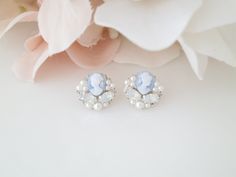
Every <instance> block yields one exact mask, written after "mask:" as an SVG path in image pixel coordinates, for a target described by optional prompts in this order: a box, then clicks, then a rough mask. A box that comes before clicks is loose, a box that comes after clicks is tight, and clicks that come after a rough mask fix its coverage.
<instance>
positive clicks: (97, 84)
mask: <svg viewBox="0 0 236 177" xmlns="http://www.w3.org/2000/svg"><path fill="white" fill-rule="evenodd" d="M106 85H107V84H106V77H105V76H104V75H103V74H100V73H93V74H91V75H90V76H89V78H88V90H89V92H90V93H92V94H93V95H94V96H99V95H101V94H102V93H103V92H104V91H105V90H106Z"/></svg>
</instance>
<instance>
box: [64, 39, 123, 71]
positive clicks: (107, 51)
mask: <svg viewBox="0 0 236 177" xmlns="http://www.w3.org/2000/svg"><path fill="white" fill-rule="evenodd" d="M120 42H121V41H120V38H117V39H110V38H109V36H108V35H106V36H104V39H103V40H100V41H99V42H98V43H97V45H95V46H93V47H91V48H87V47H83V46H81V45H80V44H79V43H78V42H75V43H74V44H72V46H71V47H70V48H69V49H67V50H66V52H67V54H68V55H69V57H70V58H71V60H72V61H73V62H74V63H75V64H77V65H78V66H80V67H83V68H93V67H97V66H103V65H106V64H108V63H110V62H111V61H112V59H113V58H114V56H115V54H116V53H117V51H118V49H119V47H120Z"/></svg>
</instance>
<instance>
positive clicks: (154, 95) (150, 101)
mask: <svg viewBox="0 0 236 177" xmlns="http://www.w3.org/2000/svg"><path fill="white" fill-rule="evenodd" d="M163 90H164V88H163V87H162V86H160V84H159V82H158V81H157V79H156V77H155V76H153V75H152V74H151V73H150V72H147V71H144V72H140V73H137V74H135V75H132V76H130V77H129V78H128V79H127V80H126V81H125V88H124V93H125V95H126V97H127V99H128V100H129V102H130V104H132V105H134V106H135V107H136V108H138V109H148V108H151V107H153V106H155V105H157V104H158V103H159V101H160V98H161V96H162V93H163Z"/></svg>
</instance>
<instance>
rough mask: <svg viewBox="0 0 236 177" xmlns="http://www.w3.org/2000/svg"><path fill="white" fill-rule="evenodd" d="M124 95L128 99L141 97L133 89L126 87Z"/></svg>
mask: <svg viewBox="0 0 236 177" xmlns="http://www.w3.org/2000/svg"><path fill="white" fill-rule="evenodd" d="M126 96H127V97H128V98H129V99H136V100H138V99H140V98H141V95H140V93H139V92H138V91H137V90H135V89H131V88H130V89H128V90H127V92H126Z"/></svg>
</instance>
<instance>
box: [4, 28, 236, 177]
mask: <svg viewBox="0 0 236 177" xmlns="http://www.w3.org/2000/svg"><path fill="white" fill-rule="evenodd" d="M34 28H35V27H34V26H33V25H31V24H29V25H27V26H24V25H18V26H17V27H16V28H15V29H14V30H12V31H11V32H9V33H8V34H7V35H6V36H5V37H4V38H3V39H1V41H0V81H1V85H0V87H1V88H0V176H1V177H75V176H80V177H158V176H160V177H222V176H225V177H235V176H236V138H235V137H236V128H235V127H236V107H235V105H236V69H234V68H231V67H230V66H227V65H225V64H223V63H220V62H218V61H215V60H213V59H212V60H211V61H210V63H209V66H208V69H207V72H206V76H205V79H204V80H203V81H199V80H198V79H197V78H196V76H195V75H194V73H193V71H192V70H191V68H190V65H189V64H188V62H187V59H186V58H185V57H184V56H182V57H180V58H179V59H177V60H175V61H173V62H171V63H169V64H167V65H166V66H164V67H161V68H153V69H150V71H152V72H154V73H156V74H158V76H159V78H160V80H161V81H162V84H163V85H164V86H165V89H166V90H165V95H164V97H163V99H162V101H161V103H160V104H159V106H158V107H157V108H155V109H151V110H147V111H138V110H136V109H134V108H133V107H131V106H130V105H129V104H128V103H127V100H126V99H125V97H124V96H123V93H122V90H123V89H122V87H123V81H124V80H125V78H127V76H129V75H130V74H132V73H135V72H137V71H140V70H144V69H145V68H142V67H138V66H134V65H128V64H127V65H125V64H122V65H121V64H115V63H113V64H110V65H108V66H106V67H104V68H97V69H96V71H100V72H104V73H107V74H108V75H110V76H111V77H112V78H113V81H114V82H115V83H116V85H117V90H118V91H119V92H118V96H117V98H116V99H115V101H114V103H113V104H112V106H111V107H109V109H106V110H104V111H102V112H93V111H90V110H87V109H85V108H84V107H83V106H82V105H81V104H80V103H79V102H78V101H77V98H76V95H75V90H74V89H75V86H76V85H77V84H78V82H79V80H80V79H82V78H83V77H85V76H86V75H87V74H88V73H89V72H91V71H85V70H82V69H79V68H78V67H77V66H75V65H74V64H73V63H72V62H71V61H69V60H66V59H64V58H58V59H54V60H48V61H47V62H46V63H45V64H44V65H43V67H42V68H41V69H40V71H39V74H38V76H37V81H36V83H34V84H32V83H26V82H22V81H19V80H17V79H16V78H15V76H14V74H13V73H12V71H11V65H12V63H13V62H14V60H15V59H17V57H19V56H20V54H21V52H22V50H23V47H22V44H23V40H24V39H25V38H26V37H27V36H28V35H29V33H30V31H31V30H32V29H34ZM121 71H122V72H121Z"/></svg>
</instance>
